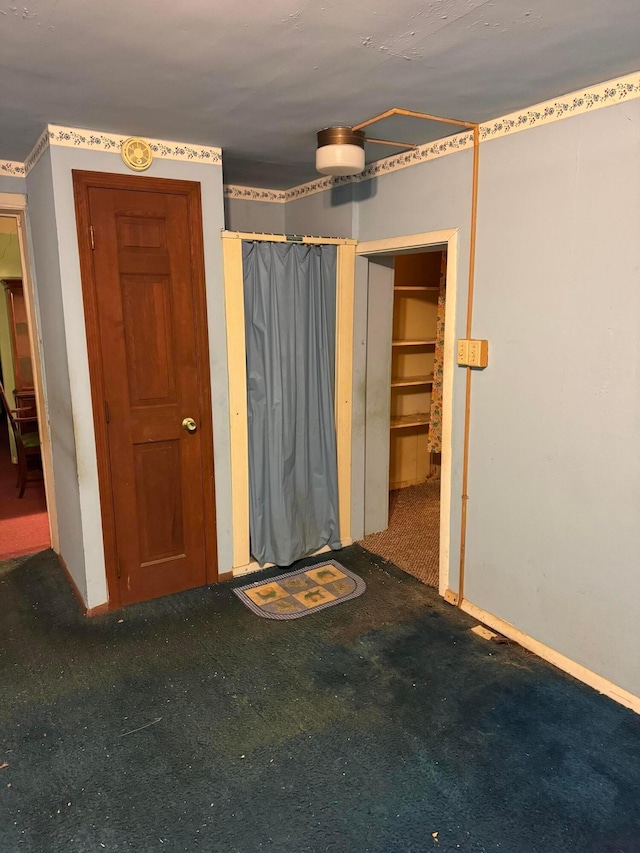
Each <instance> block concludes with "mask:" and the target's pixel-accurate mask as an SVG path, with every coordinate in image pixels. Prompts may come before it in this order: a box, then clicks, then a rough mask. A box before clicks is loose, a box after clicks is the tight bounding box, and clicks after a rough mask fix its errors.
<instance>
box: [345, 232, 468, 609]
mask: <svg viewBox="0 0 640 853" xmlns="http://www.w3.org/2000/svg"><path fill="white" fill-rule="evenodd" d="M437 246H440V247H442V248H443V249H444V248H446V251H447V277H446V286H447V308H446V313H445V333H444V360H443V364H444V381H443V388H442V399H443V407H442V413H443V416H442V466H441V473H440V560H439V563H440V566H439V581H438V591H439V592H440V595H443V596H444V595H445V594H446V593H447V591H448V590H449V576H450V551H451V481H452V431H453V377H454V365H455V322H456V298H457V266H458V229H457V228H448V229H444V230H442V231H429V232H424V233H421V234H408V235H406V236H404V237H391V238H388V239H383V240H370V241H365V242H361V243H358V245H357V247H356V255H357V257H362V258H364V259H365V260H368V259H369V258H371V259H372V260H374V259H375V258H376V257H378V258H380V257H382V256H393V255H396V254H399V253H401V252H403V251H406V250H415V249H422V248H424V249H429V248H434V247H437ZM389 323H390V320H389ZM389 334H390V326H389ZM389 346H391V339H390V338H389ZM390 359H391V354H390V352H389V366H390ZM387 373H388V374H389V375H390V370H389V371H387ZM378 374H379V371H378V373H377V374H376V375H378ZM388 390H389V389H388V387H386V386H385V393H387V392H388ZM372 391H373V389H370V388H369V387H367V394H369V393H371V392H372ZM373 396H374V395H373ZM366 430H367V427H366V423H365V443H366ZM387 435H388V431H387ZM389 451H390V448H389V446H388V445H387V448H386V456H385V454H384V452H382V451H381V449H380V448H377V449H376V452H375V454H367V456H368V457H369V458H371V457H372V456H373V457H374V458H375V459H376V465H380V466H383V468H384V466H386V471H387V472H388V468H389ZM367 456H365V482H366V481H367V471H366V458H367ZM373 479H375V481H376V482H377V484H378V485H377V488H379V489H380V488H383V486H382V485H381V484H382V483H383V482H384V479H385V478H384V477H378V478H373ZM386 482H387V487H386V493H385V494H383V495H380V496H379V497H380V498H381V499H382V500H388V474H387V477H386ZM363 489H364V483H363ZM375 497H376V496H375V495H374V496H371V495H370V496H369V498H370V499H371V500H375ZM365 523H366V522H365Z"/></svg>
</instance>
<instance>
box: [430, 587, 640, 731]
mask: <svg viewBox="0 0 640 853" xmlns="http://www.w3.org/2000/svg"><path fill="white" fill-rule="evenodd" d="M447 593H451V596H452V597H455V598H456V599H457V594H456V593H454V592H451V590H447ZM444 598H445V601H449V599H448V598H447V594H445V596H444ZM450 603H451V602H450ZM460 609H461V610H464V612H465V613H468V614H469V616H473V618H474V619H477V620H478V622H482V623H483V624H484V625H486V626H487V627H489V628H491V629H492V630H493V631H497V632H498V633H499V634H503V635H504V636H505V637H507V638H508V639H510V640H513V641H514V642H516V643H518V645H520V646H522V647H523V648H525V649H528V650H529V651H530V652H533V653H534V654H536V655H538V657H541V658H542V659H543V660H546V661H547V662H548V663H550V664H553V666H556V667H558V669H561V670H562V671H563V672H566V673H567V674H568V675H571V676H573V678H577V679H578V681H582V682H583V684H587V685H588V686H589V687H592V688H593V689H594V690H597V691H598V693H602V694H604V695H605V696H608V697H609V698H610V699H613V701H614V702H618V704H620V705H624V707H625V708H630V709H631V710H632V711H635V713H636V714H640V696H636V695H635V694H633V693H630V692H629V691H628V690H625V689H624V688H623V687H619V686H618V685H617V684H614V683H613V682H612V681H608V680H607V679H606V678H603V677H602V676H601V675H598V674H597V673H596V672H592V670H590V669H587V668H586V666H582V664H580V663H576V661H574V660H571V658H568V657H566V656H565V655H563V654H561V653H560V652H557V651H556V650H555V649H552V648H551V647H550V646H545V644H544V643H541V642H539V641H538V640H534V638H533V637H530V636H529V635H528V634H525V633H523V632H522V631H520V630H519V629H518V628H516V627H515V626H514V625H511V624H510V623H509V622H505V621H504V619H500V617H499V616H494V615H493V614H492V613H488V612H487V611H486V610H483V609H482V608H481V607H478V606H477V605H475V604H472V603H471V602H470V601H467V599H466V598H463V599H462V604H461V605H460Z"/></svg>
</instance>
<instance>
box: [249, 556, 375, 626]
mask: <svg viewBox="0 0 640 853" xmlns="http://www.w3.org/2000/svg"><path fill="white" fill-rule="evenodd" d="M366 588H367V587H366V584H365V582H364V581H363V580H362V578H359V577H358V575H354V574H353V572H350V571H349V569H346V568H345V567H344V566H342V565H341V564H340V563H338V562H337V560H325V561H323V562H322V563H316V564H315V565H313V566H307V567H306V568H304V569H298V571H295V572H283V573H282V574H281V575H277V577H275V578H269V580H267V581H257V582H256V583H250V584H246V586H239V587H236V589H234V590H233V591H234V593H235V594H236V595H237V596H238V598H239V599H240V601H242V603H243V604H245V605H246V606H247V607H248V608H249V610H252V611H253V612H254V613H255V614H257V615H258V616H262V617H264V618H265V619H299V618H300V617H301V616H306V615H307V614H308V613H315V612H316V611H318V610H323V609H324V608H325V607H333V605H334V604H342V602H343V601H350V600H351V599H352V598H357V597H358V596H359V595H362V593H363V592H364V591H365V589H366Z"/></svg>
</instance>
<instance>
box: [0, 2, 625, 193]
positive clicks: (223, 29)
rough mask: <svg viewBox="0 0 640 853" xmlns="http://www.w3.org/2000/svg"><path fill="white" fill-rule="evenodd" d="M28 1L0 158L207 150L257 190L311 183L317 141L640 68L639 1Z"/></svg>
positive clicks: (5, 45)
mask: <svg viewBox="0 0 640 853" xmlns="http://www.w3.org/2000/svg"><path fill="white" fill-rule="evenodd" d="M22 3H26V4H27V5H26V6H23V5H17V2H16V0H12V2H11V0H10V3H7V2H6V1H5V0H0V79H1V80H2V87H1V92H0V159H7V160H23V159H24V158H25V156H26V155H27V153H28V152H29V150H30V149H31V147H32V146H33V144H34V143H35V141H36V140H37V138H38V136H39V134H40V133H41V131H42V129H43V127H44V125H45V124H46V123H47V122H51V123H56V124H65V125H71V126H74V127H86V128H91V129H96V130H103V131H111V132H115V133H118V132H123V133H131V134H135V135H140V136H148V137H159V138H165V139H173V140H179V141H185V142H193V143H203V144H211V145H219V146H222V148H223V149H224V162H225V180H226V181H227V182H228V183H241V184H248V185H253V186H271V187H289V186H292V185H294V184H297V183H301V182H303V181H305V180H310V179H312V178H313V177H315V171H314V166H313V160H314V151H315V131H316V130H318V129H319V128H321V127H325V126H327V125H332V124H355V123H357V122H358V121H362V120H364V119H366V118H368V117H369V116H371V115H374V114H376V113H378V112H382V111H383V110H386V109H388V108H389V107H391V106H401V107H406V108H409V109H416V110H422V111H426V112H430V113H435V114H436V115H445V116H452V117H456V118H463V119H468V120H470V121H485V120H488V119H491V118H494V117H496V116H500V115H504V114H505V113H508V112H511V111H513V110H515V109H518V108H520V107H525V106H529V105H530V104H533V103H536V102H538V101H542V100H546V99H547V98H552V97H554V96H556V95H560V94H564V93H565V92H570V91H572V90H574V89H578V88H581V87H583V86H587V85H589V84H592V83H599V82H602V81H604V80H608V79H611V78H613V77H616V76H619V75H621V74H626V73H629V72H631V71H636V70H638V67H639V66H640V55H639V52H638V44H640V2H639V0H615V2H611V0H609V2H603V0H598V2H594V0H528V2H525V1H524V0H423V1H422V2H418V0H393V2H391V0H300V2H297V3H294V2H291V0H269V2H266V3H265V2H264V0H240V2H238V0H182V2H179V0H136V2H131V0H107V2H102V3H97V2H87V0H21V4H22ZM381 153H383V152H382V151H380V152H379V153H378V155H377V156H379V154H381ZM384 153H385V154H386V153H387V152H384ZM389 153H390V152H389Z"/></svg>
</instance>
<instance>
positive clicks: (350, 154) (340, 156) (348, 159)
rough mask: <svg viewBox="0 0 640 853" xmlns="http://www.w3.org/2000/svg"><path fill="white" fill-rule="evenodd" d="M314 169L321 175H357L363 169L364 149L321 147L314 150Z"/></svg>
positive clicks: (334, 146)
mask: <svg viewBox="0 0 640 853" xmlns="http://www.w3.org/2000/svg"><path fill="white" fill-rule="evenodd" d="M316 169H317V170H318V172H321V173H322V174H323V175H357V174H358V173H359V172H362V170H363V169H364V148H361V147H360V146H359V145H348V144H347V145H323V146H322V147H321V148H317V149H316Z"/></svg>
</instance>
